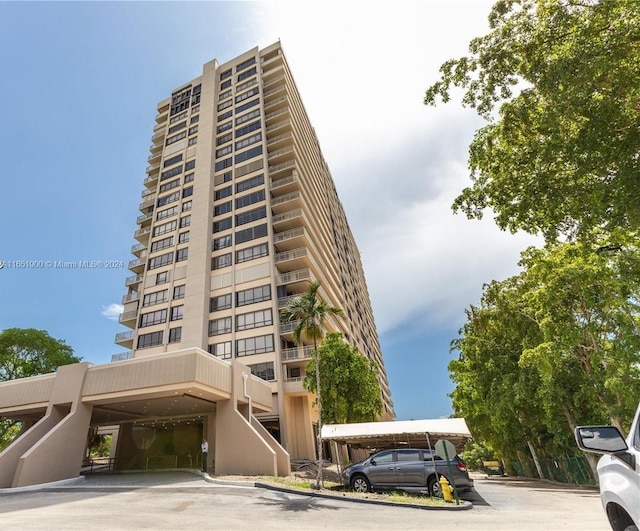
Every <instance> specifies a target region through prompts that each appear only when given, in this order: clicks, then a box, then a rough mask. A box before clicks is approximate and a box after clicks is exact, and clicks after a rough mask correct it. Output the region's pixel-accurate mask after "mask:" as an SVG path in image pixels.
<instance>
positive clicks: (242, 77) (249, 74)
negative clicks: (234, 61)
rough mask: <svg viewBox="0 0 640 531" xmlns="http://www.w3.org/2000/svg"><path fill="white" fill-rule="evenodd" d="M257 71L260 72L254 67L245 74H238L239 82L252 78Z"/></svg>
mask: <svg viewBox="0 0 640 531" xmlns="http://www.w3.org/2000/svg"><path fill="white" fill-rule="evenodd" d="M257 71H258V70H257V69H256V67H255V66H254V67H253V68H250V69H249V70H246V71H245V72H242V74H238V82H240V81H242V80H243V79H247V78H248V77H251V76H253V75H255V74H256V72H257Z"/></svg>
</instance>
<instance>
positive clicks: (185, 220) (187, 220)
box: [180, 201, 191, 229]
mask: <svg viewBox="0 0 640 531" xmlns="http://www.w3.org/2000/svg"><path fill="white" fill-rule="evenodd" d="M189 203H191V201H189ZM183 210H184V208H183ZM189 225H191V214H189V215H188V216H183V217H181V218H180V228H181V229H184V228H185V227H188V226H189Z"/></svg>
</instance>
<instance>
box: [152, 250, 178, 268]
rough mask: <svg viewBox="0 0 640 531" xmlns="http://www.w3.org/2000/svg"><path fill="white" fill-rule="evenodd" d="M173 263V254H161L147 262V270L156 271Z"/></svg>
mask: <svg viewBox="0 0 640 531" xmlns="http://www.w3.org/2000/svg"><path fill="white" fill-rule="evenodd" d="M172 263H173V253H166V254H161V255H160V256H156V257H155V258H151V259H150V260H149V269H157V268H158V267H162V266H166V265H169V264H172Z"/></svg>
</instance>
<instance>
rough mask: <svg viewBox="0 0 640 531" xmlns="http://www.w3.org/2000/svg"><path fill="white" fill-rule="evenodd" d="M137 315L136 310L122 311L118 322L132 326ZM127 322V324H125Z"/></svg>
mask: <svg viewBox="0 0 640 531" xmlns="http://www.w3.org/2000/svg"><path fill="white" fill-rule="evenodd" d="M137 317H138V311H137V310H134V311H132V312H124V313H123V314H121V315H120V318H119V319H118V322H119V323H120V324H122V325H125V326H130V327H132V328H133V327H134V326H135V325H136V318H137ZM127 323H128V324H127Z"/></svg>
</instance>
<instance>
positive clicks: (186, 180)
mask: <svg viewBox="0 0 640 531" xmlns="http://www.w3.org/2000/svg"><path fill="white" fill-rule="evenodd" d="M193 175H194V174H193V173H188V174H187V175H185V176H184V184H187V183H190V182H193Z"/></svg>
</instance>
